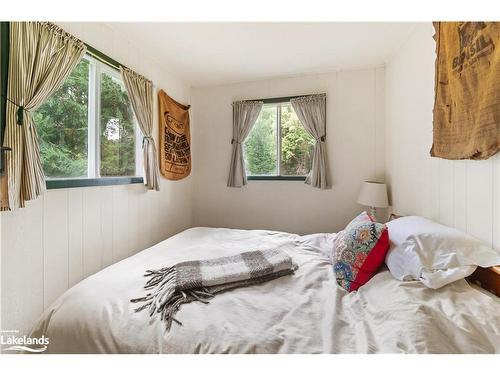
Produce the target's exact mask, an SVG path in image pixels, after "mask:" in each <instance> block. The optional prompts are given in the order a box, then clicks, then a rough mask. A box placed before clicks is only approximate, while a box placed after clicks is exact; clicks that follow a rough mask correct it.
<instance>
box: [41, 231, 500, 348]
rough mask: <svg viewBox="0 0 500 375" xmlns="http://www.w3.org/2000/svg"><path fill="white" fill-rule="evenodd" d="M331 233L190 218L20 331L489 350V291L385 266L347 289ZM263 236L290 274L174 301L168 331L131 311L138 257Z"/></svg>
mask: <svg viewBox="0 0 500 375" xmlns="http://www.w3.org/2000/svg"><path fill="white" fill-rule="evenodd" d="M333 237H334V235H332V234H315V235H309V236H299V235H295V234H289V233H282V232H271V231H245V230H232V229H214V228H192V229H189V230H186V231H184V232H182V233H180V234H178V235H176V236H173V237H171V238H169V239H167V240H165V241H163V242H161V243H159V244H157V245H155V246H153V247H151V248H149V249H147V250H144V251H142V252H140V253H138V254H136V255H134V256H132V257H130V258H127V259H125V260H123V261H121V262H119V263H116V264H114V265H112V266H110V267H108V268H106V269H104V270H102V271H100V272H98V273H97V274H95V275H93V276H90V277H89V278H87V279H85V280H83V281H82V282H81V283H79V284H78V285H76V286H74V287H73V288H71V289H70V290H68V291H67V292H66V293H64V294H63V295H62V296H61V297H59V298H58V299H57V300H56V301H55V302H54V304H53V305H52V306H51V307H50V308H48V309H47V310H46V311H45V312H44V314H43V315H42V317H41V318H40V320H39V321H38V322H37V324H36V325H35V327H34V329H33V332H32V335H33V336H40V335H42V334H44V335H45V336H46V337H48V338H49V340H50V344H49V346H48V350H47V352H49V353H395V352H396V353H399V352H406V353H415V352H417V353H494V352H497V353H499V352H500V299H498V298H497V297H494V296H491V295H488V294H486V293H482V292H481V291H480V290H479V289H476V288H472V287H470V286H469V285H468V284H467V282H466V281H465V280H459V281H457V282H455V283H452V284H450V285H448V286H445V287H443V288H441V289H438V290H432V289H428V288H426V287H425V286H424V285H422V284H421V283H419V282H416V281H413V282H402V281H398V280H396V279H394V278H393V277H392V276H391V275H390V273H389V272H388V271H385V270H384V271H381V272H380V273H378V274H377V275H376V276H375V277H374V278H373V279H371V280H370V281H369V282H368V283H367V284H366V285H364V286H363V287H362V288H360V289H359V291H357V292H354V293H350V294H349V293H347V292H346V291H344V290H343V289H341V288H340V287H339V286H337V284H336V281H335V277H334V273H333V270H332V266H331V264H330V261H329V259H328V251H329V250H330V249H331V242H332V239H333ZM272 247H280V248H282V249H284V250H285V251H287V252H288V253H289V254H290V255H291V257H292V259H293V261H294V262H295V263H297V264H298V265H299V269H298V270H297V271H296V273H295V274H294V275H292V276H284V277H282V278H279V279H276V280H273V281H270V282H267V283H265V284H261V285H257V286H251V287H247V288H240V289H236V290H232V291H228V292H225V293H222V294H219V295H217V296H216V297H215V298H214V299H212V300H211V301H210V303H209V304H207V305H205V304H203V303H200V302H193V303H190V304H187V305H183V306H182V307H181V309H180V310H179V312H178V313H177V315H176V318H177V319H178V320H180V321H181V322H182V323H183V325H182V326H180V325H177V324H175V323H174V324H173V325H172V329H171V330H170V331H169V332H166V331H165V326H164V323H163V322H161V321H160V320H159V319H158V318H157V317H155V316H153V318H150V317H149V316H148V314H147V313H146V312H145V311H142V312H139V313H135V312H133V309H134V307H137V306H135V305H134V304H131V303H130V302H129V300H130V299H131V298H134V297H139V296H142V295H143V294H144V289H143V285H144V283H145V281H146V279H145V278H144V277H143V276H142V275H143V273H144V271H145V270H147V269H155V268H160V267H163V266H169V265H173V264H174V263H176V262H179V261H185V260H194V259H206V258H213V257H219V256H225V255H231V254H236V253H239V252H243V251H249V250H256V249H266V248H272Z"/></svg>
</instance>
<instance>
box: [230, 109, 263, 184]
mask: <svg viewBox="0 0 500 375" xmlns="http://www.w3.org/2000/svg"><path fill="white" fill-rule="evenodd" d="M263 104H264V103H263V102H259V101H242V102H234V103H233V139H232V140H231V144H232V145H233V151H232V153H231V164H230V166H229V178H228V180H227V186H229V187H242V186H243V185H246V184H247V175H246V173H245V161H244V160H243V147H242V146H241V144H242V143H243V142H244V141H245V138H246V137H247V136H248V134H249V133H250V130H252V127H253V124H255V121H257V117H259V114H260V110H261V109H262V105H263Z"/></svg>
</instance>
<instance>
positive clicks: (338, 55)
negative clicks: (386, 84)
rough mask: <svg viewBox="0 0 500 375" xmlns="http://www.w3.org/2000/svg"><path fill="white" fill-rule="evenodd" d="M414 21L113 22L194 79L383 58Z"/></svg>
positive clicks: (240, 78) (368, 63)
mask: <svg viewBox="0 0 500 375" xmlns="http://www.w3.org/2000/svg"><path fill="white" fill-rule="evenodd" d="M414 25H415V23H403V22H401V23H389V22H372V23H370V22H359V23H342V22H334V23H206V22H205V23H152V22H151V23H139V22H136V23H128V22H124V23H113V24H111V25H109V26H110V27H111V28H112V29H113V30H115V31H116V32H117V33H118V34H120V35H122V36H123V37H125V38H126V39H127V40H129V41H130V43H131V44H132V45H135V46H140V51H141V53H145V54H148V55H153V56H156V59H157V60H158V62H160V63H161V64H165V66H166V67H167V69H168V70H169V71H170V72H172V73H174V74H176V75H178V76H179V77H180V78H181V79H182V80H183V81H184V82H186V83H188V84H190V85H191V86H194V87H198V86H211V85H221V84H228V83H235V82H244V81H254V80H261V79H266V78H270V77H282V76H292V75H300V74H310V73H324V72H331V71H338V70H346V69H357V68H364V67H372V66H377V65H381V64H384V63H385V62H387V60H388V59H389V58H390V56H391V54H392V53H393V52H394V51H395V50H396V49H397V48H398V47H399V46H400V45H401V43H402V42H403V40H404V39H405V38H406V37H408V35H409V34H410V32H411V30H412V29H413V27H414Z"/></svg>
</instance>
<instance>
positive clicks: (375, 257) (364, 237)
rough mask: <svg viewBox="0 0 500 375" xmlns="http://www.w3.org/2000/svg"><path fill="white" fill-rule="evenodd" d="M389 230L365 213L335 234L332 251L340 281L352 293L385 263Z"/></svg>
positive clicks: (335, 269) (336, 274)
mask: <svg viewBox="0 0 500 375" xmlns="http://www.w3.org/2000/svg"><path fill="white" fill-rule="evenodd" d="M387 250H389V231H388V230H387V227H386V226H385V225H384V224H381V223H377V222H375V220H374V219H373V218H372V217H371V216H370V215H368V214H367V213H366V212H362V213H361V214H359V215H358V216H356V217H355V218H354V220H352V221H351V222H350V223H349V224H348V225H347V227H346V228H345V229H344V230H343V231H341V232H339V233H338V234H337V236H336V237H335V240H334V243H333V251H332V261H333V269H334V271H335V276H336V278H337V283H338V284H339V285H340V286H341V287H342V288H344V289H345V290H347V291H349V292H352V291H353V290H358V288H359V287H361V286H362V285H364V284H366V283H367V282H368V280H370V279H371V278H372V277H373V275H375V273H376V272H377V271H378V269H379V268H380V266H381V265H382V264H383V263H384V259H385V254H386V253H387Z"/></svg>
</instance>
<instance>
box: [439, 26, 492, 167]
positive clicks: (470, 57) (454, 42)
mask: <svg viewBox="0 0 500 375" xmlns="http://www.w3.org/2000/svg"><path fill="white" fill-rule="evenodd" d="M434 28H435V30H436V34H435V35H434V39H435V40H436V54H437V57H436V76H435V100H434V140H433V145H432V149H431V155H432V156H437V157H440V158H444V159H488V158H489V157H490V156H492V155H494V154H496V153H497V152H498V151H500V42H499V39H500V23H499V22H435V23H434Z"/></svg>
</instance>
